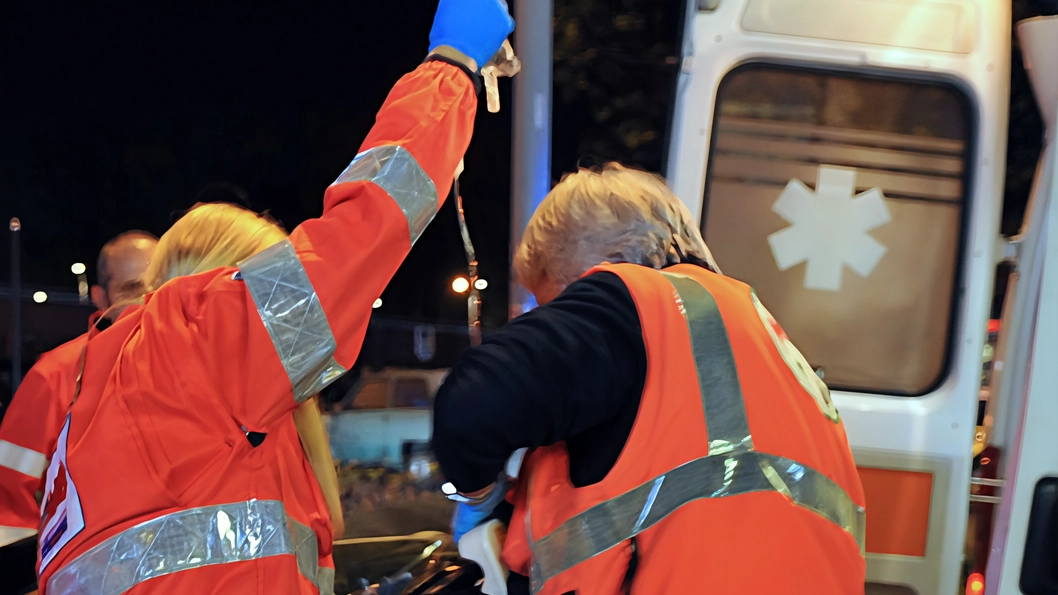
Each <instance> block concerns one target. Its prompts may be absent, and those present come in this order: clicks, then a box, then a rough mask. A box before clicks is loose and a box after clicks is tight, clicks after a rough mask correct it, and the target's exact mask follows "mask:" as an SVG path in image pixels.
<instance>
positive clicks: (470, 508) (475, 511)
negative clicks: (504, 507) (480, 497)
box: [452, 502, 492, 543]
mask: <svg viewBox="0 0 1058 595" xmlns="http://www.w3.org/2000/svg"><path fill="white" fill-rule="evenodd" d="M490 514H492V511H491V510H485V509H483V508H481V507H478V506H475V505H473V504H467V503H466V502H459V503H457V504H456V512H455V514H454V515H452V536H453V537H455V540H456V543H459V540H460V539H461V538H462V537H463V536H464V535H466V534H467V533H469V532H470V530H471V529H473V528H474V527H477V526H478V525H480V524H481V523H483V522H485V519H487V518H488V517H489V515H490Z"/></svg>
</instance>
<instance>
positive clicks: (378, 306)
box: [371, 298, 382, 310]
mask: <svg viewBox="0 0 1058 595" xmlns="http://www.w3.org/2000/svg"><path fill="white" fill-rule="evenodd" d="M371 307H372V308H374V309H376V310H377V309H379V308H381V307H382V298H378V299H377V300H375V303H373V304H371Z"/></svg>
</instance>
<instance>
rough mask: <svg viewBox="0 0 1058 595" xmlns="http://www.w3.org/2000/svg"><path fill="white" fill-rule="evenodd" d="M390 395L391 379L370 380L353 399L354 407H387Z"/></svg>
mask: <svg viewBox="0 0 1058 595" xmlns="http://www.w3.org/2000/svg"><path fill="white" fill-rule="evenodd" d="M388 396H389V380H386V379H382V380H368V381H367V382H365V383H364V384H363V386H361V387H360V390H359V392H357V393H356V397H354V399H353V409H385V408H386V406H387V404H388V403H387V397H388Z"/></svg>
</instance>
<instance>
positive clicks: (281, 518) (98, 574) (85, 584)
mask: <svg viewBox="0 0 1058 595" xmlns="http://www.w3.org/2000/svg"><path fill="white" fill-rule="evenodd" d="M309 538H311V539H309ZM282 555H294V556H296V560H297V564H298V570H299V571H300V572H301V574H302V575H304V576H305V578H307V579H309V580H310V581H312V583H313V584H316V566H317V563H318V552H317V548H316V538H315V535H313V533H312V529H309V528H308V527H306V526H304V525H302V524H301V523H298V522H297V521H295V520H293V519H291V518H290V517H288V516H287V514H286V511H285V510H284V509H283V503H282V502H279V501H276V500H250V501H247V502H236V503H233V504H220V505H217V506H203V507H201V508H190V509H187V510H181V511H179V512H173V513H170V514H167V515H163V516H160V517H158V518H156V519H152V520H150V521H147V522H144V523H140V524H139V525H136V526H135V527H131V528H129V529H126V530H125V531H122V532H121V533H118V534H117V535H114V536H113V537H110V538H109V539H107V540H106V541H104V542H102V543H100V544H99V545H97V546H95V547H93V548H92V549H90V550H88V551H87V552H85V553H83V554H81V555H80V556H78V557H77V558H75V559H74V560H73V561H72V562H70V563H69V564H67V565H66V566H63V567H62V568H60V569H59V570H58V571H57V572H56V573H55V574H54V575H52V576H51V578H50V579H48V592H49V593H77V594H78V595H120V594H121V593H124V592H126V591H128V590H129V589H131V588H132V587H134V586H136V585H138V584H139V583H142V582H143V581H146V580H149V579H152V578H156V577H159V576H165V575H167V574H173V573H174V572H182V571H185V570H192V569H194V568H201V567H203V566H211V565H214V564H228V563H231V562H242V561H246V560H259V559H261V558H268V557H271V556H282Z"/></svg>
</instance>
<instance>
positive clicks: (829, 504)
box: [530, 451, 865, 593]
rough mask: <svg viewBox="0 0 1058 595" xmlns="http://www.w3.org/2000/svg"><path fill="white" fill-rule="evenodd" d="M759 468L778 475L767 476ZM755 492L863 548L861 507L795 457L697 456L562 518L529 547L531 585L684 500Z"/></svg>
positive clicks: (635, 532)
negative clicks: (779, 498)
mask: <svg viewBox="0 0 1058 595" xmlns="http://www.w3.org/2000/svg"><path fill="white" fill-rule="evenodd" d="M765 465H767V466H768V467H769V468H770V469H772V470H773V471H774V473H775V475H776V476H777V477H776V478H771V479H770V478H769V477H768V476H767V474H766V473H765V472H764V471H763V467H764V466H765ZM773 479H777V480H779V481H781V482H782V483H783V485H784V486H785V487H786V493H785V494H784V493H783V492H781V491H778V490H776V489H775V487H774V486H773V484H772V481H773ZM753 492H775V493H776V494H777V495H784V496H786V497H787V498H789V499H790V500H791V501H792V502H793V503H794V504H796V505H798V506H801V507H803V508H806V509H808V510H811V511H813V512H815V513H817V514H819V515H820V516H822V517H824V518H826V519H827V520H829V521H831V522H833V523H834V524H836V525H838V526H839V527H841V528H842V529H844V530H845V531H847V532H848V533H849V534H850V535H851V536H852V537H853V538H855V540H856V542H857V543H858V544H859V546H860V551H861V552H862V551H863V539H864V527H865V524H864V518H865V517H864V510H863V508H861V507H860V506H858V505H857V504H856V503H855V502H853V500H852V499H851V498H849V496H848V494H846V493H845V490H843V489H842V488H841V486H839V485H837V484H836V483H834V482H833V481H832V480H831V479H830V478H828V477H827V476H825V475H823V474H822V473H819V472H818V471H815V470H814V469H811V468H809V467H806V466H804V465H802V464H800V463H797V462H796V461H792V460H790V459H786V458H783V457H776V456H773V455H769V454H764V453H761V452H756V451H744V452H739V453H731V454H728V455H722V456H706V457H702V458H699V459H695V460H693V461H691V462H689V463H685V464H683V465H681V466H679V467H677V468H675V469H673V470H672V471H669V472H668V473H665V474H664V475H662V476H659V477H657V478H655V479H653V480H651V481H648V482H646V483H644V484H642V485H640V486H638V487H636V488H634V489H632V490H630V491H628V492H625V493H624V494H621V495H620V496H617V497H616V498H612V499H610V500H607V501H606V502H603V503H601V504H598V505H596V506H593V507H592V508H589V509H588V510H585V511H584V512H582V513H580V514H578V515H576V516H574V517H572V518H570V519H568V520H567V521H566V522H564V523H562V524H561V525H559V526H558V528H557V529H555V530H554V531H552V532H551V533H548V534H547V535H546V536H544V537H543V538H541V539H540V541H538V542H536V543H535V544H533V547H532V550H533V562H532V567H531V571H530V582H531V587H532V590H533V592H534V593H539V592H540V591H541V590H542V589H543V586H544V583H546V582H547V581H548V580H550V579H552V578H554V577H556V576H558V575H559V574H561V573H562V572H565V571H566V570H569V569H570V568H573V567H574V566H576V565H577V564H580V563H581V562H584V561H585V560H587V559H589V558H591V557H593V556H596V555H598V554H600V553H602V552H605V551H606V550H608V549H610V548H612V547H614V546H616V545H618V544H620V543H623V542H625V541H627V540H629V539H632V538H633V537H635V536H636V535H638V534H639V533H641V532H643V531H645V530H647V529H649V528H650V527H652V526H654V525H656V524H657V523H658V522H660V521H661V520H663V519H664V518H665V517H667V516H668V515H670V514H672V513H673V512H675V511H676V510H678V509H679V508H680V507H682V506H684V505H686V504H688V503H690V502H693V501H695V500H702V499H708V498H728V497H731V496H740V495H743V494H750V493H753Z"/></svg>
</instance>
